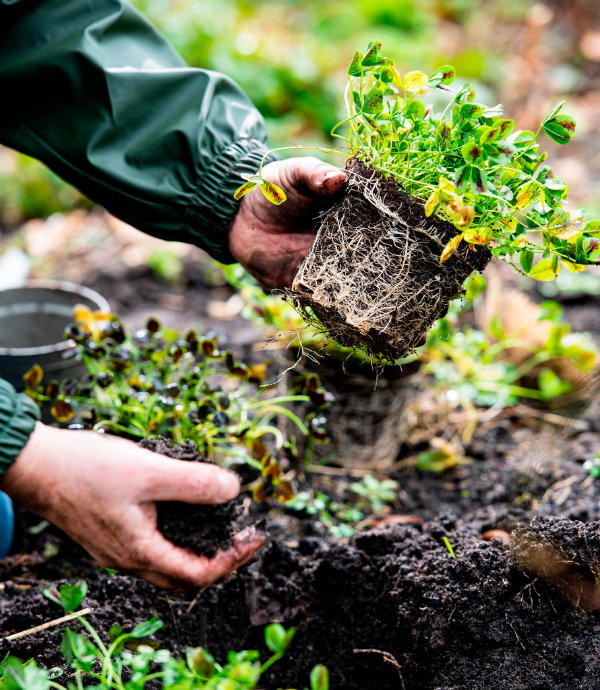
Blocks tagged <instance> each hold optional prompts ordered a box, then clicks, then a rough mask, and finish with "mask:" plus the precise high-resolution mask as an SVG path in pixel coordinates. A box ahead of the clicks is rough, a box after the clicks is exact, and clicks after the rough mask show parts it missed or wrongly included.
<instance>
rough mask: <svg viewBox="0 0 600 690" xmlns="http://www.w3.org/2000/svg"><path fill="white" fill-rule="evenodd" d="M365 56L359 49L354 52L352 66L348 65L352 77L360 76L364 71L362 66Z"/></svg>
mask: <svg viewBox="0 0 600 690" xmlns="http://www.w3.org/2000/svg"><path fill="white" fill-rule="evenodd" d="M363 58H364V55H363V54H362V53H361V52H360V50H357V51H356V53H354V57H353V58H352V62H351V63H350V67H348V74H349V75H350V76H351V77H360V75H361V74H362V73H363V72H364V70H363V68H362V61H363Z"/></svg>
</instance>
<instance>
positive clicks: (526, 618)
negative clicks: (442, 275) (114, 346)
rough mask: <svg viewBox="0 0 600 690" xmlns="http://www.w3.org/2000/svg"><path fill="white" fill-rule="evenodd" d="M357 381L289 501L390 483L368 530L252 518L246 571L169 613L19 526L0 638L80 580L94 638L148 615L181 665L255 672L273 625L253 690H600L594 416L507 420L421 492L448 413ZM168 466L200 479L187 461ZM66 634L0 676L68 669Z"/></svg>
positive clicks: (6, 567) (1, 594)
mask: <svg viewBox="0 0 600 690" xmlns="http://www.w3.org/2000/svg"><path fill="white" fill-rule="evenodd" d="M597 313H598V312H597V307H596V306H595V305H594V304H593V303H592V302H591V301H590V300H589V299H588V300H586V301H584V302H581V303H580V304H569V306H568V311H567V316H569V315H570V314H576V316H577V319H580V320H581V323H578V324H577V326H578V327H580V328H585V329H589V330H592V331H594V335H595V336H597V334H598V326H597V324H598V319H597ZM598 339H600V336H598ZM363 374H364V372H362V373H361V374H356V372H353V373H352V375H349V373H348V368H347V367H343V370H342V371H340V370H339V369H338V370H335V371H334V372H333V373H332V375H331V376H330V377H327V376H324V379H325V380H326V385H330V387H333V386H332V385H331V384H335V391H334V392H335V393H336V395H337V402H336V403H335V405H336V407H335V408H334V409H335V414H334V415H332V418H333V419H334V424H333V427H332V436H333V438H334V444H333V445H334V449H335V450H337V451H338V456H339V461H338V462H337V465H336V466H334V467H333V468H331V471H330V472H328V473H327V474H325V473H323V474H321V473H316V472H315V473H311V474H308V475H307V477H306V479H305V482H306V486H302V487H301V488H307V487H308V486H312V487H313V488H315V489H317V490H322V491H325V492H327V493H329V494H330V495H332V496H334V497H335V498H336V499H339V498H342V497H344V496H347V495H348V485H349V482H350V481H352V480H355V479H356V478H357V476H359V474H357V473H359V472H360V469H361V468H362V469H363V470H364V469H365V467H366V468H367V470H369V471H375V472H377V476H379V477H380V478H383V477H385V476H389V477H391V478H393V479H396V480H397V481H398V483H399V492H398V500H397V502H396V504H395V505H394V506H393V509H392V511H391V512H390V513H389V514H388V515H384V516H383V519H382V516H379V517H378V520H379V522H377V521H376V520H375V518H373V520H372V521H371V524H366V525H365V528H364V531H362V532H360V533H359V534H357V535H356V536H355V537H354V538H352V539H350V540H336V539H333V538H332V537H331V536H330V535H329V534H328V532H327V530H326V528H325V527H324V526H323V525H322V524H321V523H320V522H319V521H318V520H316V519H315V517H314V516H310V515H308V514H297V513H294V514H284V515H282V514H281V513H279V512H277V513H275V512H271V513H268V511H266V510H263V511H257V513H256V514H254V515H251V516H250V517H251V518H252V519H253V520H254V521H255V522H258V521H259V520H262V519H264V518H265V517H266V519H267V524H266V527H265V529H266V531H267V532H268V533H269V534H270V535H271V539H270V542H269V543H268V544H267V545H266V546H265V547H264V548H263V549H262V551H261V553H260V554H259V556H258V558H257V559H256V560H255V561H254V562H253V563H251V564H250V565H249V566H246V567H245V568H243V569H241V570H240V571H239V572H238V573H237V575H235V576H231V577H230V578H228V579H227V580H226V581H224V582H222V583H219V584H217V585H215V586H213V587H210V588H208V589H206V590H203V591H192V592H187V593H168V592H165V591H162V590H158V589H156V588H155V587H153V586H151V585H149V584H147V583H145V582H143V581H141V580H138V579H136V578H134V577H132V576H129V575H125V574H119V573H116V574H115V573H111V572H107V571H106V570H104V569H102V568H98V567H97V566H95V565H94V564H93V563H92V562H91V559H90V558H89V557H88V556H87V555H86V554H85V552H84V551H83V550H81V549H80V548H79V547H78V546H77V545H75V544H73V542H71V541H70V540H69V539H68V538H67V537H66V536H65V535H63V534H62V533H61V532H60V531H59V530H57V529H56V528H54V527H52V526H44V524H43V523H42V522H41V520H40V518H39V517H38V516H36V515H34V514H32V513H29V512H28V511H25V510H24V509H18V515H17V522H18V532H17V535H16V540H15V544H14V548H13V553H12V555H11V556H9V557H8V558H6V559H4V560H3V561H0V636H2V638H4V637H5V636H6V635H10V634H12V633H15V632H19V631H22V630H26V629H28V628H31V627H33V626H35V625H38V624H40V623H44V622H46V621H50V620H53V619H54V618H57V617H58V616H60V615H62V612H61V611H60V610H59V609H58V608H57V607H56V606H55V605H54V604H52V603H51V602H49V601H48V600H47V599H45V598H44V597H43V595H42V590H43V589H44V588H46V587H48V586H51V585H55V584H61V583H63V582H66V581H73V580H75V579H77V578H85V579H86V580H87V581H88V583H89V595H88V597H87V599H86V602H85V604H86V605H88V606H90V607H91V608H92V609H93V613H92V614H91V615H90V616H89V620H90V622H92V623H93V624H94V625H95V626H96V627H97V629H99V630H100V631H103V632H104V633H106V631H108V629H109V628H110V626H112V625H113V624H116V623H117V624H119V625H121V626H123V627H124V628H126V629H127V628H130V627H132V626H133V625H135V624H136V623H138V622H140V621H141V620H145V619H147V618H149V617H151V616H153V615H156V616H159V617H160V618H161V619H162V620H163V621H164V622H165V627H164V628H163V629H162V630H160V631H159V632H158V633H157V634H156V636H155V637H156V639H157V640H159V641H160V643H161V644H162V645H163V646H165V647H166V648H169V649H171V650H173V651H175V652H181V651H182V650H183V649H184V648H185V647H186V646H188V645H205V646H206V647H207V648H209V649H210V650H211V651H212V652H213V653H214V654H215V655H216V656H217V657H218V658H220V659H223V657H224V655H225V653H226V651H227V650H228V649H243V648H256V649H261V650H262V651H263V655H264V656H266V654H267V653H266V650H265V649H264V646H263V642H262V635H263V629H264V626H265V625H266V624H267V623H269V622H272V621H281V622H282V623H284V624H285V625H287V626H292V625H293V626H297V627H298V633H297V635H296V637H295V639H294V641H293V643H292V645H291V646H290V649H289V650H288V652H287V654H286V656H285V657H284V659H283V660H281V661H279V662H278V663H277V664H275V665H274V666H273V668H272V670H271V671H270V672H269V675H268V676H266V677H265V678H264V682H263V681H261V687H262V688H264V690H275V689H276V688H282V687H283V688H285V687H298V688H304V687H306V685H307V684H308V674H309V671H310V669H311V667H312V666H313V665H314V664H315V663H324V664H326V665H327V666H328V667H329V669H330V672H331V688H332V690H388V689H389V690H392V689H394V690H395V689H398V690H459V689H461V690H462V689H465V690H475V689H481V690H483V689H484V688H485V689H486V690H488V689H492V690H493V689H496V688H497V689H502V690H505V689H514V690H517V689H519V690H554V689H557V690H581V689H583V688H586V689H588V688H590V689H593V688H600V595H599V594H598V585H597V581H598V573H599V571H600V543H599V539H598V528H599V527H600V485H599V484H598V480H593V479H592V478H590V477H588V475H587V473H586V472H585V471H584V470H583V467H582V462H583V460H585V459H586V458H588V457H591V456H592V455H594V453H595V452H597V451H598V450H600V421H599V420H600V414H599V412H600V403H599V401H598V400H595V401H592V403H591V405H590V406H589V407H588V409H587V410H586V411H585V412H582V411H581V410H580V409H578V410H576V411H573V410H568V411H564V410H563V411H560V410H558V411H556V412H557V413H558V415H557V416H553V415H549V414H548V413H547V412H545V411H543V410H535V409H529V408H524V407H522V406H520V407H518V408H515V409H512V410H506V411H504V412H503V413H501V414H498V415H497V416H496V417H495V418H493V419H490V420H489V421H488V422H485V423H483V424H481V425H480V426H479V427H478V430H477V432H476V433H475V435H474V436H473V438H472V440H471V441H470V442H469V443H467V444H465V447H464V452H465V454H466V455H468V456H470V457H471V458H473V462H472V463H471V464H469V465H465V466H461V467H459V468H457V469H456V470H454V471H452V472H450V473H447V474H444V475H435V474H431V473H423V472H419V471H417V470H416V469H415V468H414V465H412V464H411V463H410V462H409V459H410V458H411V457H414V456H415V454H416V453H418V452H419V451H420V450H424V449H425V448H426V447H427V440H428V439H430V438H432V437H434V436H436V435H441V432H443V431H444V430H445V431H447V430H448V425H449V424H451V423H452V413H451V412H448V411H447V410H445V409H444V408H443V406H442V407H439V405H438V403H439V401H436V400H435V398H428V397H427V395H428V394H427V392H423V391H419V390H418V389H417V388H416V387H415V386H414V385H413V384H412V383H411V381H410V380H406V379H403V378H399V377H398V376H397V372H390V376H388V377H387V378H385V377H384V378H383V379H380V381H379V385H378V387H377V390H375V391H373V387H374V380H373V379H369V377H368V376H364V375H363ZM361 377H362V378H361ZM328 378H329V384H328V383H327V379H328ZM567 412H571V413H573V414H574V417H573V418H569V417H568V416H563V415H566V414H567ZM575 415H576V416H575ZM154 447H155V448H156V449H160V450H161V452H164V451H165V448H164V446H160V445H155V446H154ZM353 449H354V452H353ZM369 449H374V452H372V453H371V455H369ZM168 453H169V454H171V455H173V454H174V455H175V457H179V458H181V459H194V460H195V459H197V458H196V456H195V455H194V454H193V451H192V449H191V448H190V447H189V446H184V447H181V448H177V449H171V450H170V451H168ZM355 456H356V457H355ZM358 456H360V458H359V460H357V458H358ZM335 462H336V461H335V460H334V463H335ZM326 469H327V468H325V470H326ZM163 509H164V508H161V514H162V511H163ZM185 510H187V508H186V509H185ZM206 510H207V511H208V510H210V509H206ZM227 510H229V508H227ZM232 511H233V513H234V514H235V515H237V513H238V511H239V508H236V507H235V504H234V506H233V508H232ZM233 520H234V523H235V520H237V517H236V518H233ZM182 522H183V525H182V526H181V527H178V528H177V530H176V532H177V537H174V536H172V534H173V533H170V532H167V533H168V534H169V535H170V536H172V538H181V539H186V540H187V538H188V537H189V538H191V539H192V540H194V541H195V540H196V539H197V538H198V534H201V529H200V526H201V525H204V524H206V523H207V521H206V520H205V519H204V517H203V516H202V517H201V518H200V519H199V520H192V519H188V517H186V518H184V520H183V521H182ZM235 524H237V523H235ZM222 528H223V531H222V532H221V533H220V534H219V535H216V536H215V539H214V540H213V541H212V543H213V548H214V543H215V541H220V545H221V546H226V545H227V543H228V541H227V540H228V539H229V538H230V536H231V529H232V525H230V524H229V525H228V524H227V520H225V524H222ZM233 528H234V529H237V527H235V526H234V527H233ZM163 529H164V530H168V529H169V527H168V526H166V524H163ZM211 529H212V527H211ZM490 530H500V531H501V532H500V533H496V534H499V536H501V537H503V538H504V539H506V533H512V535H513V538H512V541H511V543H506V542H505V541H502V540H500V539H483V538H482V536H483V535H486V537H489V536H490V535H489V534H487V533H489V532H490ZM503 533H504V534H503ZM205 536H206V535H205ZM209 536H210V535H209ZM443 537H447V539H448V541H449V543H450V545H451V546H452V548H453V550H454V553H455V555H456V558H453V557H452V555H451V554H450V552H449V550H448V548H447V546H446V545H445V544H444V541H443ZM200 538H201V539H202V535H201V537H200ZM180 543H183V542H180ZM186 543H188V544H190V542H186ZM201 548H206V547H205V546H204V547H201ZM62 634H63V630H62V629H61V628H60V627H58V628H54V629H50V630H46V631H44V632H39V633H35V634H31V635H29V636H27V637H25V638H23V639H21V640H18V641H15V642H6V641H5V640H4V639H0V658H2V656H3V655H4V654H5V653H6V652H9V651H10V652H11V653H12V654H15V655H16V656H18V657H20V658H22V659H26V658H30V657H35V658H36V659H37V660H38V663H40V664H41V665H44V666H47V667H53V666H62V667H63V668H64V663H63V660H62V657H61V654H60V651H59V648H60V641H61V639H62ZM64 671H65V675H64V676H63V679H62V680H63V681H64V680H65V679H68V674H69V670H68V669H64ZM149 688H150V686H149Z"/></svg>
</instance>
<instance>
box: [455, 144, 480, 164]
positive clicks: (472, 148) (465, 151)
mask: <svg viewBox="0 0 600 690" xmlns="http://www.w3.org/2000/svg"><path fill="white" fill-rule="evenodd" d="M460 152H461V154H462V157H463V158H464V159H465V160H466V161H467V163H475V162H477V161H479V160H481V158H482V157H483V150H482V149H481V148H480V146H479V145H478V144H476V143H475V142H474V141H468V142H467V143H466V144H465V145H464V146H463V147H462V148H461V149H460Z"/></svg>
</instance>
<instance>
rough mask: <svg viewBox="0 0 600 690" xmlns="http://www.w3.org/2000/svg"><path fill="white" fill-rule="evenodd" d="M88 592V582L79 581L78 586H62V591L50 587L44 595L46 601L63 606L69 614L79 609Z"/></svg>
mask: <svg viewBox="0 0 600 690" xmlns="http://www.w3.org/2000/svg"><path fill="white" fill-rule="evenodd" d="M87 591H88V585H87V582H86V581H85V580H79V582H77V583H76V584H66V585H62V587H61V588H60V589H57V588H56V587H50V588H48V589H45V590H44V592H43V594H44V596H45V597H46V599H49V600H50V601H53V602H54V603H55V604H58V605H59V606H62V608H63V609H64V610H65V611H66V612H67V613H73V612H74V611H76V610H77V609H78V608H79V606H80V604H81V602H82V601H83V600H84V598H85V595H86V594H87Z"/></svg>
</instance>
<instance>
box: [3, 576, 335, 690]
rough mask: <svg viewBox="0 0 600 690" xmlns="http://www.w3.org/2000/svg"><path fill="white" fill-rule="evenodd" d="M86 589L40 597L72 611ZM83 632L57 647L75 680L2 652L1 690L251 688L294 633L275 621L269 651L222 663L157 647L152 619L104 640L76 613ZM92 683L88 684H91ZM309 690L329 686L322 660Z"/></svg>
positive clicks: (268, 631) (200, 651) (70, 633)
mask: <svg viewBox="0 0 600 690" xmlns="http://www.w3.org/2000/svg"><path fill="white" fill-rule="evenodd" d="M86 593H87V583H85V582H78V583H76V584H66V585H63V586H62V587H60V589H57V588H54V587H53V588H51V589H47V590H45V592H44V594H45V596H46V597H47V598H48V599H50V600H51V601H53V602H55V603H56V604H58V605H59V606H61V607H62V608H63V609H64V610H65V611H66V612H67V613H68V614H74V613H75V612H76V611H77V609H78V608H79V606H80V605H81V603H82V601H83V599H84V597H85V595H86ZM75 620H77V621H78V622H79V624H80V625H81V627H82V628H83V630H84V631H85V633H87V634H81V633H79V632H77V631H75V630H73V629H71V628H68V629H67V630H66V632H65V635H64V638H63V641H62V645H61V651H62V653H63V656H64V658H65V660H66V661H67V663H68V664H69V665H70V666H71V668H72V669H73V671H74V678H75V681H74V682H71V681H68V682H67V684H66V685H61V684H60V683H58V682H56V681H57V679H59V678H60V676H61V675H62V670H61V669H60V668H58V669H51V670H46V669H43V668H40V667H39V666H38V665H37V664H36V662H35V661H34V660H33V659H31V660H29V661H27V662H25V663H21V662H20V661H19V660H18V659H16V658H14V657H10V656H8V655H7V657H6V658H5V659H4V660H3V662H2V664H1V666H0V690H51V689H54V690H88V689H90V690H91V688H97V689H99V690H109V689H110V690H144V689H145V688H147V687H148V683H151V682H152V681H154V682H155V683H156V682H160V684H161V685H160V687H162V688H164V689H165V690H253V689H256V688H257V687H258V682H259V680H260V678H261V676H262V675H263V674H264V673H265V672H266V671H267V670H268V669H269V668H270V667H271V666H272V665H273V664H274V663H276V662H277V661H279V660H280V659H281V658H282V657H283V656H284V654H285V652H286V650H287V648H288V647H289V645H290V643H291V641H292V640H293V638H294V635H295V633H296V629H295V628H290V629H288V630H286V629H285V628H284V627H283V626H282V625H280V624H279V623H272V624H271V625H268V626H267V627H266V628H265V644H266V646H267V648H268V649H269V651H270V652H271V656H270V657H269V658H268V659H267V660H266V661H264V662H261V661H260V655H259V652H258V651H255V650H247V651H242V652H229V653H228V654H227V661H226V663H225V664H224V665H221V664H219V663H217V661H216V660H215V659H214V657H213V656H212V655H211V654H210V652H208V651H207V650H206V649H204V648H203V647H189V648H188V649H187V651H186V655H185V658H177V657H176V656H174V655H173V654H171V652H170V651H169V650H167V649H160V648H159V647H158V646H157V644H156V642H154V641H152V640H150V639H149V638H150V637H151V636H152V635H153V634H154V633H155V632H157V631H158V630H160V628H161V627H162V626H163V623H162V621H160V620H159V619H157V618H151V619H150V620H147V621H144V622H142V623H139V624H138V625H136V626H135V628H134V629H133V630H131V631H130V632H125V631H124V630H123V629H122V628H121V627H120V626H118V625H115V626H113V627H112V628H111V629H110V631H109V634H108V642H107V643H105V642H104V641H103V640H102V638H101V637H100V635H99V634H98V631H96V630H95V629H94V627H93V626H92V625H91V624H90V623H89V621H87V620H86V619H85V617H83V616H81V615H75ZM90 683H92V684H90ZM310 690H329V673H328V671H327V668H326V667H325V666H322V665H318V666H315V667H314V668H313V669H312V671H311V673H310Z"/></svg>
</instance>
